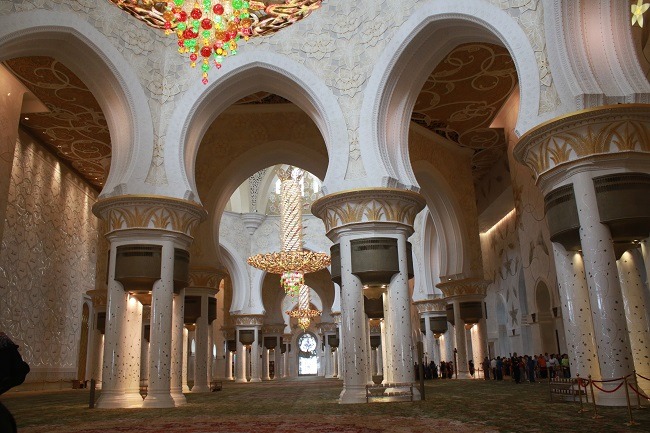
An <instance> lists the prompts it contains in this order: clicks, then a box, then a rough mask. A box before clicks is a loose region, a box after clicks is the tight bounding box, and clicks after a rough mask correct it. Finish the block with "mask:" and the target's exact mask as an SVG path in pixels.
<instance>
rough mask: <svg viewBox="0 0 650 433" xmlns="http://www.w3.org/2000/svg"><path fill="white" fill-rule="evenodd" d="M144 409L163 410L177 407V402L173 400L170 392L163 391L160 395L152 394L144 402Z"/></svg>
mask: <svg viewBox="0 0 650 433" xmlns="http://www.w3.org/2000/svg"><path fill="white" fill-rule="evenodd" d="M142 407H143V408H152V407H155V408H163V407H176V401H175V400H174V399H173V398H172V396H171V393H170V392H165V391H161V392H160V393H155V392H150V393H148V394H147V398H146V399H145V400H144V401H143V402H142Z"/></svg>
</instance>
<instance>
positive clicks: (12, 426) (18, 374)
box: [0, 332, 29, 433]
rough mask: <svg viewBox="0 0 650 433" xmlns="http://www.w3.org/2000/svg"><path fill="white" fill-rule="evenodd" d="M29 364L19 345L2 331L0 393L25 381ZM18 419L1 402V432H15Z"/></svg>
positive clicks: (0, 338) (0, 341) (0, 343)
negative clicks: (24, 358)
mask: <svg viewBox="0 0 650 433" xmlns="http://www.w3.org/2000/svg"><path fill="white" fill-rule="evenodd" d="M27 373H29V365H27V363H26V362H25V361H23V358H22V357H21V356H20V353H19V352H18V346H17V345H16V344H14V342H13V341H11V339H10V338H9V337H8V336H7V335H6V334H5V333H4V332H0V394H4V393H5V392H7V391H8V390H9V389H11V388H13V387H14V386H18V385H20V384H21V383H23V382H24V381H25V376H27ZM16 431H17V429H16V421H15V420H14V417H13V416H12V415H11V412H9V410H8V409H7V408H6V407H5V406H4V405H3V404H2V403H0V432H3V433H5V432H6V433H15V432H16Z"/></svg>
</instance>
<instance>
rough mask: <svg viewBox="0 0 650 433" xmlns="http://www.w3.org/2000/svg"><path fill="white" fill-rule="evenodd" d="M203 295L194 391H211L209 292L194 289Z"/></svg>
mask: <svg viewBox="0 0 650 433" xmlns="http://www.w3.org/2000/svg"><path fill="white" fill-rule="evenodd" d="M192 290H193V291H196V294H197V295H198V296H201V316H200V317H199V318H198V319H196V353H195V354H194V386H193V387H192V393H200V392H210V386H209V384H208V356H209V352H211V350H210V348H209V347H208V342H209V332H208V326H209V324H208V293H205V292H204V291H203V290H200V289H195V288H194V289H192Z"/></svg>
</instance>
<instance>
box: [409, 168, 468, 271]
mask: <svg viewBox="0 0 650 433" xmlns="http://www.w3.org/2000/svg"><path fill="white" fill-rule="evenodd" d="M413 169H414V170H415V171H416V172H417V177H418V178H419V179H420V180H421V181H422V184H423V185H426V186H425V187H423V188H422V191H421V193H422V195H423V196H424V198H425V199H426V201H427V208H428V209H429V212H430V218H429V219H430V220H431V225H428V226H427V225H425V235H426V234H427V232H426V230H429V231H433V232H435V234H436V236H435V243H434V244H432V245H429V248H432V249H433V248H435V249H437V250H438V251H437V252H436V253H434V256H437V257H438V258H439V263H438V269H439V272H440V274H439V275H438V277H439V278H440V277H441V276H452V275H458V274H463V273H467V272H468V271H469V269H470V263H469V261H470V259H469V258H470V255H469V251H468V248H469V239H468V234H467V231H466V230H465V229H464V228H463V226H462V225H461V224H462V221H463V219H462V215H463V212H462V209H461V208H460V205H459V204H458V202H457V201H456V200H455V199H454V195H453V192H452V191H451V189H450V188H449V185H447V182H446V181H445V179H444V178H443V177H442V175H440V173H438V171H437V170H436V169H435V168H434V167H433V166H431V164H429V163H426V162H423V161H418V162H416V163H415V164H414V166H413ZM427 237H428V236H425V241H426V239H427ZM425 248H426V246H425ZM429 257H431V255H430V256H429ZM425 265H426V263H425Z"/></svg>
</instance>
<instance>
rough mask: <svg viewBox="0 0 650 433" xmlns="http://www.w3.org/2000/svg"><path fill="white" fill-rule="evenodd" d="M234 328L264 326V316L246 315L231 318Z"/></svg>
mask: <svg viewBox="0 0 650 433" xmlns="http://www.w3.org/2000/svg"><path fill="white" fill-rule="evenodd" d="M232 319H233V323H234V325H235V326H262V325H263V324H264V316H263V315H261V314H248V315H238V316H235V315H233V316H232Z"/></svg>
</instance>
